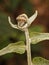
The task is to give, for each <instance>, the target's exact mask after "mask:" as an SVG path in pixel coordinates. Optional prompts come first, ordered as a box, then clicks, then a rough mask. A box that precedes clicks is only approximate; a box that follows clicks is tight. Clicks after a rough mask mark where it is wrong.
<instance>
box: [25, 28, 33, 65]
mask: <svg viewBox="0 0 49 65" xmlns="http://www.w3.org/2000/svg"><path fill="white" fill-rule="evenodd" d="M25 36H26V50H27V62H28V65H32V62H31V47H30V40H29V39H30V38H29V31H28V29H27V28H26V29H25Z"/></svg>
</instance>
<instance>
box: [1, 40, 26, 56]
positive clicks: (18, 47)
mask: <svg viewBox="0 0 49 65" xmlns="http://www.w3.org/2000/svg"><path fill="white" fill-rule="evenodd" d="M12 52H16V53H20V54H23V53H24V52H25V45H24V42H22V41H20V42H17V43H11V44H9V45H8V46H6V47H5V48H3V49H1V50H0V56H1V55H4V54H7V53H12Z"/></svg>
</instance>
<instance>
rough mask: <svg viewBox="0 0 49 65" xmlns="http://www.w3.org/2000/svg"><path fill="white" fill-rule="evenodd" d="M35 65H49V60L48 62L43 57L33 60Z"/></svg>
mask: <svg viewBox="0 0 49 65" xmlns="http://www.w3.org/2000/svg"><path fill="white" fill-rule="evenodd" d="M33 63H34V65H49V60H46V59H44V58H42V57H35V58H33Z"/></svg>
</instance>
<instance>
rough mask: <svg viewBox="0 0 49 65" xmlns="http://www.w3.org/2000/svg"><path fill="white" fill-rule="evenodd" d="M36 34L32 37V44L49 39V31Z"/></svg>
mask: <svg viewBox="0 0 49 65" xmlns="http://www.w3.org/2000/svg"><path fill="white" fill-rule="evenodd" d="M34 35H35V36H33V37H32V38H31V43H32V44H37V43H39V42H41V41H43V40H49V33H35V34H34Z"/></svg>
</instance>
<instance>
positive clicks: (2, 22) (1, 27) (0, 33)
mask: <svg viewBox="0 0 49 65" xmlns="http://www.w3.org/2000/svg"><path fill="white" fill-rule="evenodd" d="M20 2H22V4H21V5H22V6H23V10H24V11H25V13H26V14H27V15H28V16H29V17H30V16H31V15H32V14H33V13H34V9H33V11H32V7H31V5H30V4H29V3H28V2H27V1H24V2H23V1H22V0H8V1H7V0H5V1H4V0H0V7H2V5H1V4H3V7H4V9H5V10H6V11H5V12H7V13H14V12H15V11H16V10H17V8H18V6H19V4H20ZM21 5H20V6H21ZM5 12H4V10H3V11H2V10H1V9H0V49H2V48H4V47H6V46H7V45H8V44H9V45H10V43H11V44H12V43H15V42H18V41H23V42H24V43H25V35H24V32H22V31H19V30H16V29H13V28H11V26H10V25H9V23H8V15H7V14H5ZM16 14H17V13H16ZM43 30H44V28H43V27H42V26H39V25H37V26H31V27H30V28H29V33H30V37H32V36H36V35H38V33H39V32H42V31H43ZM33 32H38V33H37V34H34V33H33ZM13 45H14V44H13ZM16 45H17V43H16ZM18 48H19V47H18ZM39 48H40V49H41V48H42V47H41V46H40V45H38V44H37V45H34V47H33V46H32V49H33V51H34V50H36V52H37V51H38V50H40V49H39ZM19 50H20V49H19ZM18 52H21V51H18ZM11 56H13V54H11V55H9V54H7V55H5V57H6V58H7V57H11ZM33 61H34V63H35V65H38V64H39V62H40V63H42V64H43V63H45V61H46V63H45V64H44V65H48V64H49V62H47V60H45V59H43V58H34V59H33ZM36 63H38V64H36ZM47 63H48V64H47ZM42 64H41V65H42Z"/></svg>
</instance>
